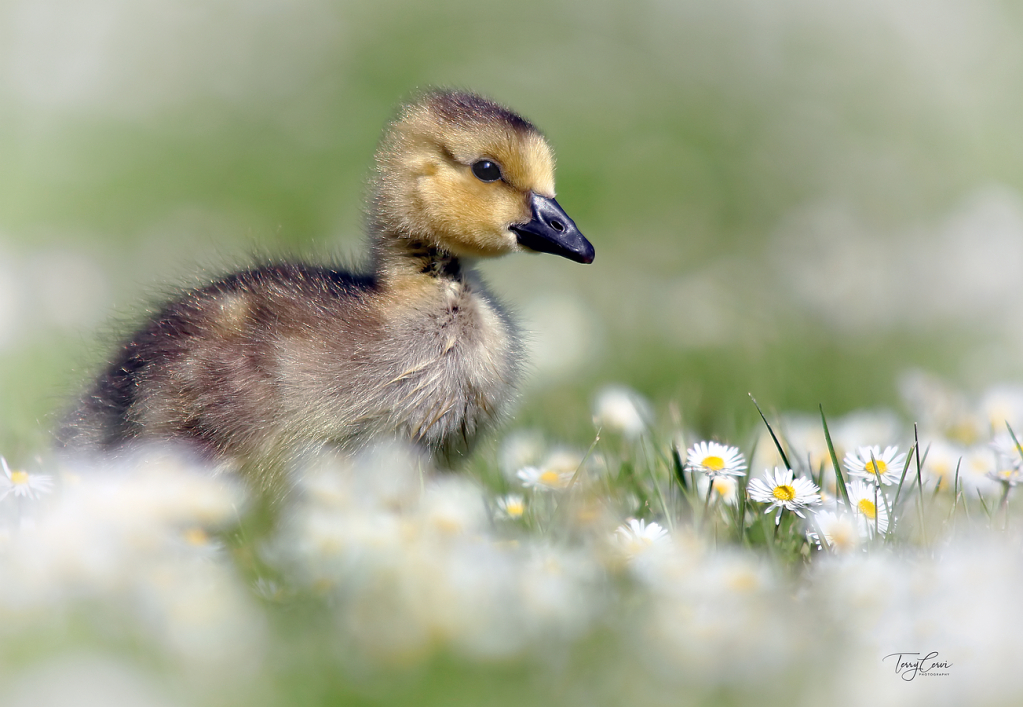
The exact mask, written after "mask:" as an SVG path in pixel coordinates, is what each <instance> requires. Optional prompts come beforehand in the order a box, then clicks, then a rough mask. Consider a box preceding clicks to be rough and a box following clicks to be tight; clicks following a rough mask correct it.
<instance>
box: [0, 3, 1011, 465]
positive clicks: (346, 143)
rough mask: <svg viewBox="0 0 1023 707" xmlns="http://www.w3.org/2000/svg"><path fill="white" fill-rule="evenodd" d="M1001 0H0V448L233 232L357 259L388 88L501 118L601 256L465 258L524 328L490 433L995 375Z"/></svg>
mask: <svg viewBox="0 0 1023 707" xmlns="http://www.w3.org/2000/svg"><path fill="white" fill-rule="evenodd" d="M1021 54H1023V9H1021V6H1020V5H1018V4H1016V3H1011V2H1000V1H998V0H943V1H940V2H919V1H910V2H902V3H888V2H883V1H881V0H864V1H861V2H856V3H833V2H826V1H825V0H780V1H779V2H774V3H762V2H758V1H757V0H721V1H718V2H713V3H708V2H702V1H700V0H674V1H667V0H662V1H659V2H658V1H654V0H649V1H640V2H630V3H613V2H599V1H598V2H580V1H579V0H561V1H557V2H549V1H548V2H535V1H534V0H520V1H519V2H516V3H501V4H486V3H478V2H450V1H437V2H432V3H414V2H380V1H379V0H378V1H375V2H361V1H353V2H330V1H328V0H291V1H290V2H270V1H268V0H173V1H172V0H0V452H2V453H4V454H6V455H7V456H8V457H12V456H13V457H15V458H22V457H25V456H29V455H31V454H32V453H33V452H34V451H36V450H39V449H41V448H43V447H44V446H45V444H46V441H47V439H48V434H49V430H50V429H51V428H52V426H53V424H54V419H55V417H54V416H55V415H56V414H57V411H59V410H60V409H61V407H62V406H65V405H67V403H68V401H69V400H70V399H71V398H72V397H73V396H74V395H75V394H76V392H77V391H78V390H80V389H81V387H82V386H83V385H84V383H85V381H87V380H88V378H89V377H90V376H91V375H92V374H94V373H95V371H96V369H97V367H98V366H99V365H100V363H101V362H102V360H103V359H104V357H105V356H106V355H107V354H108V353H109V350H110V348H111V346H113V345H115V343H116V341H117V339H118V337H119V336H120V335H122V334H124V333H125V332H126V331H127V330H128V329H130V327H131V325H132V323H133V322H137V321H138V319H139V317H140V316H141V312H142V311H144V308H145V306H147V304H150V303H152V302H154V301H157V300H159V298H160V297H161V296H163V295H164V294H166V293H168V292H171V291H173V289H174V288H175V287H177V286H180V285H187V284H193V283H196V282H199V281H202V280H203V279H204V278H208V277H213V276H214V275H216V274H219V273H222V272H224V271H225V270H229V269H231V268H232V267H237V266H239V265H244V264H247V263H249V262H251V261H252V259H253V258H254V257H267V256H270V257H283V256H295V257H303V258H308V259H313V260H319V261H330V260H340V261H342V262H357V261H358V260H359V259H360V258H361V252H362V246H363V243H362V240H361V220H362V211H361V210H362V199H363V196H364V185H365V180H366V177H367V175H368V170H369V167H370V162H371V158H372V154H373V150H374V147H375V143H376V140H377V139H378V137H379V135H380V131H381V128H382V126H383V125H384V123H385V122H386V121H387V120H388V119H389V118H390V117H391V116H392V115H393V112H394V110H395V107H396V106H397V104H398V103H399V102H400V101H401V100H403V99H404V98H406V97H408V96H409V95H410V93H411V92H413V91H414V90H415V89H417V88H421V87H426V86H430V85H441V86H458V87H467V88H472V89H474V90H477V91H480V92H482V93H485V94H487V95H489V96H491V97H493V98H495V99H497V100H499V101H500V102H502V103H505V104H507V105H509V106H510V107H512V108H514V109H515V110H517V111H519V112H521V113H523V114H524V115H526V116H527V117H528V118H530V119H531V120H533V121H534V122H535V123H537V125H539V126H540V127H541V128H542V129H543V130H544V131H545V132H546V133H547V135H548V137H549V138H550V140H551V142H552V143H553V145H554V147H555V150H556V152H557V155H558V173H557V176H558V198H559V201H560V202H561V203H562V205H563V206H565V208H566V209H567V210H568V212H569V213H570V214H571V215H572V216H573V217H574V219H575V220H576V222H577V223H578V224H579V226H580V228H581V229H582V231H583V232H584V233H585V234H586V235H587V236H588V237H589V238H590V240H591V241H592V242H593V243H594V245H595V247H596V249H597V259H596V262H595V263H594V264H593V265H592V266H588V267H584V266H580V265H576V264H574V263H570V262H568V261H565V260H561V259H556V258H551V257H545V256H515V257H509V258H506V259H503V260H501V261H495V262H488V263H483V264H482V265H481V267H482V269H483V271H484V273H485V274H486V277H487V278H488V279H489V281H490V282H491V284H492V287H493V289H494V290H495V292H497V293H499V294H500V295H501V296H502V298H503V299H504V300H505V301H506V302H507V303H508V304H509V306H510V307H511V308H512V309H513V310H514V311H516V312H518V313H519V316H520V319H521V320H522V321H523V324H524V326H525V327H526V328H527V329H528V330H530V331H532V332H533V335H532V339H531V341H532V349H533V351H532V354H531V359H532V365H533V371H532V374H531V379H530V383H529V384H527V385H526V386H525V388H524V394H523V398H522V402H521V405H520V407H519V411H518V413H517V420H516V422H515V424H516V425H538V426H542V427H544V428H546V429H548V430H549V431H550V432H551V434H552V436H555V437H563V438H566V439H571V440H575V441H584V440H585V439H586V437H587V436H589V435H590V434H591V427H590V421H589V412H588V406H589V402H590V399H591V396H592V395H593V392H594V391H595V390H596V389H597V388H598V387H599V386H600V385H602V384H603V383H606V382H623V383H626V384H629V385H631V386H634V387H635V388H636V389H638V390H639V391H641V392H643V393H644V394H646V395H648V396H650V397H651V398H652V399H653V400H654V402H655V404H656V405H657V406H658V409H659V410H661V411H662V419H663V418H664V417H666V416H665V415H663V411H664V410H665V409H666V405H667V404H668V403H669V402H671V401H675V402H677V403H678V404H679V406H680V408H681V410H682V413H683V415H684V417H685V419H686V421H687V422H688V423H689V424H692V425H694V426H695V427H696V428H697V429H698V430H699V431H701V432H703V433H705V434H709V433H715V434H718V435H722V436H726V437H727V436H729V435H733V434H740V433H742V432H743V431H744V430H746V429H748V427H749V425H750V424H751V422H752V421H753V419H754V416H755V415H756V411H755V410H754V409H753V408H752V406H751V405H750V403H749V402H748V398H747V395H746V394H747V393H748V392H752V393H753V394H754V395H756V397H757V398H758V400H759V401H760V402H761V404H762V405H765V406H768V407H771V408H776V409H790V408H802V409H815V408H816V406H817V404H818V403H823V404H824V405H825V408H826V409H827V410H828V411H829V412H831V413H833V414H838V413H841V412H844V411H847V410H850V409H853V408H858V407H864V406H876V405H895V404H897V401H898V396H897V386H896V381H897V378H898V375H899V374H900V372H902V371H904V370H906V369H909V368H917V367H920V368H925V369H927V370H930V371H932V372H935V373H938V374H940V375H942V376H945V377H948V378H950V379H951V380H953V381H954V382H956V383H957V384H959V385H962V386H964V387H966V388H967V389H971V388H978V387H980V386H983V385H984V384H986V383H989V382H992V381H995V380H1006V379H1009V380H1011V379H1013V378H1015V377H1018V376H1020V375H1021V374H1023V367H1021V365H1020V362H1021V361H1023V355H1021V354H1023V332H1020V330H1019V327H1018V326H1017V322H1018V314H1017V313H1018V312H1019V304H1020V302H1019V300H1020V288H1019V283H1020V273H1023V202H1021V197H1020V190H1023V131H1021V130H1020V118H1019V116H1020V115H1023V111H1021V108H1023V61H1021V59H1023V56H1021Z"/></svg>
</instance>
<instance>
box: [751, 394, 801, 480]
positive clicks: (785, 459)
mask: <svg viewBox="0 0 1023 707" xmlns="http://www.w3.org/2000/svg"><path fill="white" fill-rule="evenodd" d="M749 399H750V400H752V401H753V405H755V406H756V408H757V412H759V413H760V419H761V420H763V421H764V424H765V425H767V431H768V432H770V433H771V439H773V440H774V446H775V447H777V448H778V454H780V455H781V460H782V462H783V463H784V464H785V468H786V469H791V468H792V465H791V464H790V463H789V458H788V457H787V456H786V455H785V450H784V449H782V446H781V442H780V441H779V440H778V435H776V434H775V433H774V429H773V428H772V427H771V423H770V422H768V421H767V418H766V417H765V416H764V411H763V410H761V409H760V406H759V405H757V399H756V398H754V397H753V393H750V394H749Z"/></svg>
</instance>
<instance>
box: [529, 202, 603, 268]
mask: <svg viewBox="0 0 1023 707" xmlns="http://www.w3.org/2000/svg"><path fill="white" fill-rule="evenodd" d="M529 205H530V207H531V208H532V209H533V220H532V221H530V222H529V223H517V224H513V225H512V226H511V230H513V231H515V234H516V235H517V236H518V238H519V245H522V246H525V247H526V248H529V249H530V250H535V251H537V252H539V253H553V254H554V255H560V256H561V257H563V258H568V259H569V260H574V261H575V262H577V263H592V262H593V255H594V253H593V246H592V245H590V242H589V241H588V240H586V238H585V237H583V234H581V233H579V229H578V228H576V226H575V221H573V220H572V219H570V218H569V217H568V214H566V213H565V210H564V209H562V208H561V205H560V204H558V202H556V201H555V200H554V199H548V198H547V197H544V196H540V195H539V194H535V193H534V194H533V195H532V196H530V198H529Z"/></svg>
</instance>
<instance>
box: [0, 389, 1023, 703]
mask: <svg viewBox="0 0 1023 707" xmlns="http://www.w3.org/2000/svg"><path fill="white" fill-rule="evenodd" d="M903 395H904V397H905V398H906V402H907V404H908V406H909V408H910V409H913V410H914V411H915V413H916V415H917V419H916V420H915V424H912V423H910V421H908V420H901V419H899V418H897V417H896V416H895V415H894V414H892V413H890V412H886V411H864V412H860V413H854V414H850V415H845V416H842V417H836V418H828V417H827V415H826V411H824V412H823V414H822V411H821V410H817V411H808V412H801V413H779V412H775V411H772V410H770V409H769V408H767V407H765V408H763V414H764V418H765V424H764V425H763V426H762V427H761V428H760V429H758V430H757V431H755V432H754V433H752V434H751V435H750V436H749V438H748V439H739V440H714V439H697V438H695V437H693V436H692V435H690V434H689V433H687V431H686V426H685V424H684V420H682V419H681V416H680V414H679V412H678V411H677V410H675V409H671V410H667V411H665V412H664V413H663V415H657V414H655V413H654V412H653V411H652V410H651V408H650V406H649V405H648V403H647V402H646V401H645V400H643V399H642V398H641V397H640V396H639V395H637V394H636V393H635V392H633V391H632V390H630V389H628V388H624V387H609V388H606V389H604V390H602V391H600V392H599V394H598V395H597V396H596V398H595V400H594V403H593V422H594V434H593V442H592V444H591V446H590V447H589V448H587V449H583V448H572V447H565V446H562V445H560V444H559V443H558V441H557V440H553V439H549V438H547V437H545V435H544V434H543V433H542V432H540V431H537V430H514V429H513V430H511V431H509V432H507V433H506V434H505V436H504V438H503V440H502V441H501V443H500V446H499V448H498V451H497V453H496V455H495V454H491V455H489V457H488V456H487V455H482V456H484V457H486V458H483V459H480V460H478V463H477V464H476V465H475V466H473V467H472V468H470V469H468V470H466V471H464V472H462V473H439V472H436V471H434V470H432V469H430V468H429V465H428V464H427V462H426V461H425V460H424V459H423V458H422V457H420V456H419V455H417V454H416V453H415V452H414V451H413V450H410V449H408V448H406V447H403V446H400V445H383V446H380V447H378V448H374V449H372V450H368V451H366V452H364V453H361V454H359V455H356V456H354V457H353V456H345V455H340V454H336V453H334V454H332V453H319V454H316V455H310V456H309V457H308V458H306V459H304V460H302V461H301V462H300V463H297V464H296V468H295V470H294V473H293V483H294V488H293V492H292V494H291V496H290V497H289V499H288V500H287V501H286V502H285V503H283V504H267V503H265V502H263V501H261V500H260V499H259V498H258V496H256V495H254V494H253V493H251V492H250V491H249V490H248V489H246V487H245V486H244V484H242V483H241V482H239V480H238V479H236V478H233V477H232V476H231V475H230V474H229V473H216V470H210V469H205V468H201V467H199V466H197V465H196V464H194V463H192V462H190V461H189V460H188V458H187V456H184V455H182V454H180V453H178V452H176V451H175V450H169V449H142V450H138V452H137V453H135V454H132V455H125V456H123V457H122V458H119V459H92V460H81V459H44V458H40V459H37V460H35V461H34V462H32V463H29V464H26V465H18V466H13V465H11V464H10V463H8V462H7V461H4V462H3V475H2V478H0V488H2V490H0V493H2V497H0V519H2V523H3V526H2V545H0V632H2V633H0V703H2V704H4V705H38V704H46V705H51V704H52V705H57V704H101V703H102V704H133V705H234V704H238V705H241V704H246V705H252V704H267V705H276V704H289V705H293V704H298V705H303V704H324V703H330V704H334V703H337V704H409V703H414V704H452V703H464V704H481V703H482V704H499V705H500V704H522V703H523V702H524V701H525V703H529V704H569V705H572V704H579V705H599V704H608V705H612V704H641V705H642V704H650V705H660V704H664V705H668V704H671V705H675V704H711V705H725V704H746V703H749V702H753V701H756V702H757V703H758V704H811V703H813V704H829V705H831V704H836V705H845V704H848V705H857V704H864V703H870V704H881V705H884V704H900V705H901V704H916V703H919V704H938V705H940V704H950V705H952V704H978V705H979V704H984V705H987V704H992V705H1000V704H1006V705H1009V704H1018V703H1019V700H1020V698H1021V696H1023V675H1020V673H1019V671H1018V670H1015V669H1014V666H1015V662H1016V661H1015V658H1016V649H1017V648H1019V647H1020V646H1021V644H1023V638H1021V635H1023V634H1021V629H1023V602H1020V600H1019V593H1020V588H1021V587H1023V561H1021V560H1023V558H1021V555H1020V539H1021V534H1020V531H1021V522H1020V513H1019V508H1018V504H1017V502H1016V501H1017V499H1016V498H1015V494H1014V491H1013V490H1014V487H1015V485H1016V483H1017V481H1018V479H1019V478H1020V473H1021V472H1020V469H1021V460H1023V452H1021V450H1020V447H1019V444H1018V443H1017V441H1016V439H1015V430H1016V429H1023V390H1020V389H1016V388H1012V387H999V388H993V389H991V390H990V391H988V392H987V393H986V394H985V395H984V396H982V397H981V398H979V399H976V400H968V399H966V398H964V397H963V396H961V395H959V394H957V393H956V392H954V391H951V390H949V389H947V388H945V387H943V386H942V385H941V384H940V383H939V382H937V381H935V380H933V379H929V378H927V377H925V376H916V377H912V378H910V379H908V382H907V384H906V385H905V386H904V390H903ZM761 402H763V401H761ZM750 404H754V403H753V402H751V403H750ZM662 417H663V418H664V419H661V418H662ZM89 700H93V701H91V702H90V701H89ZM100 700H102V702H100Z"/></svg>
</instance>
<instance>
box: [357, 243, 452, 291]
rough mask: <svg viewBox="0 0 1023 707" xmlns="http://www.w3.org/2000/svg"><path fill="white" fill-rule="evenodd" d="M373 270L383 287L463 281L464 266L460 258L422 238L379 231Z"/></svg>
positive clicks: (374, 252) (374, 248) (391, 287)
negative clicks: (380, 232) (414, 283)
mask: <svg viewBox="0 0 1023 707" xmlns="http://www.w3.org/2000/svg"><path fill="white" fill-rule="evenodd" d="M373 269H374V273H375V275H376V278H377V282H378V283H379V284H380V286H381V287H383V288H385V289H393V288H398V287H401V286H403V285H407V284H411V283H413V282H416V283H419V284H426V283H429V282H431V281H433V282H436V283H438V284H440V283H444V282H463V281H464V279H465V272H464V271H465V268H464V267H463V264H462V262H461V260H460V259H459V258H458V257H457V256H455V255H453V254H451V253H449V252H447V251H445V250H443V249H442V248H438V247H437V246H435V245H431V244H429V243H426V242H425V241H422V240H419V239H415V238H409V237H407V236H397V235H388V234H380V235H379V236H378V237H377V239H376V242H375V243H374V246H373Z"/></svg>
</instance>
